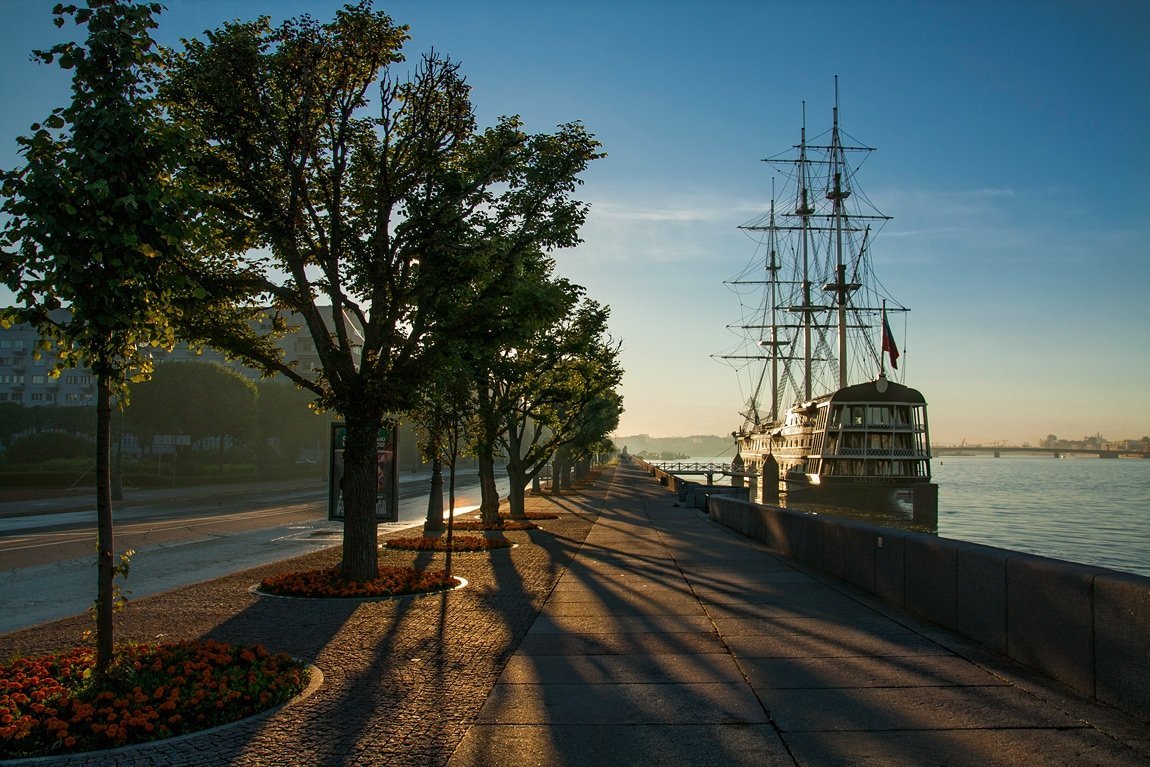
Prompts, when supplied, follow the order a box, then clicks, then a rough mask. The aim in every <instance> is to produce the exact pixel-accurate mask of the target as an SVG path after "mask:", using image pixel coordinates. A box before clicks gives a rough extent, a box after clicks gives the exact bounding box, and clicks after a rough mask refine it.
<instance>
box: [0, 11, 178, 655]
mask: <svg viewBox="0 0 1150 767" xmlns="http://www.w3.org/2000/svg"><path fill="white" fill-rule="evenodd" d="M159 11H160V6H159V5H158V4H154V3H141V4H135V3H129V2H112V1H111V0H90V1H89V4H88V6H87V7H83V8H79V7H76V6H59V5H58V6H56V8H55V10H54V13H55V16H56V19H55V22H56V24H57V26H61V27H62V26H64V25H65V24H67V23H68V21H69V19H71V20H72V21H74V22H75V24H76V25H77V26H78V27H81V28H82V29H83V30H84V33H85V40H84V42H82V43H81V42H65V43H61V44H59V45H57V46H55V47H54V48H52V49H51V50H47V51H36V52H35V56H36V57H37V58H38V59H39V60H40V61H42V62H45V63H49V64H50V63H56V64H58V65H59V66H61V67H62V68H64V69H66V70H71V71H72V99H71V103H70V104H68V105H67V106H64V107H60V108H58V109H55V110H53V112H52V114H51V115H50V116H49V117H48V118H47V119H46V120H44V122H43V123H39V124H35V125H33V126H32V133H31V135H29V136H22V137H20V138H19V139H18V142H19V144H20V151H21V153H22V155H23V157H24V160H25V164H24V166H23V167H22V168H20V169H17V170H14V171H9V172H5V173H4V174H3V180H2V190H3V197H4V203H3V208H2V210H3V213H4V214H5V215H6V216H7V221H6V222H5V225H4V230H3V235H2V236H0V248H2V249H3V262H2V265H0V271H2V273H3V278H4V283H5V284H6V285H7V286H8V287H9V288H10V289H11V290H13V292H14V293H15V294H16V298H17V300H18V302H19V304H20V306H19V307H18V308H16V309H14V310H12V311H10V312H9V313H8V316H7V317H6V319H5V321H6V322H12V321H28V322H32V323H34V324H35V325H36V326H37V327H38V328H39V329H40V330H41V332H42V333H43V334H45V335H46V336H47V337H48V338H49V339H50V340H51V341H54V342H55V344H56V349H57V353H58V354H59V367H65V366H69V365H74V364H79V363H82V364H84V365H86V366H88V367H89V368H91V369H92V371H93V373H94V374H95V375H96V378H97V382H98V384H97V450H96V465H97V477H96V481H97V497H96V506H97V513H98V518H99V535H98V538H99V540H98V543H97V548H98V563H97V564H98V568H97V570H98V581H99V583H98V587H97V593H98V596H97V662H96V667H97V672H98V673H102V672H103V670H104V669H105V668H106V667H107V664H108V662H109V661H110V659H111V655H112V649H113V642H112V607H113V594H114V590H113V578H114V575H115V563H114V559H113V554H114V552H113V541H112V509H111V478H110V442H111V440H110V408H111V402H112V398H113V397H115V396H122V395H123V394H124V393H125V388H126V386H127V383H128V381H129V380H131V379H133V378H142V377H146V375H147V374H148V372H149V369H150V364H151V363H150V358H149V357H148V355H147V354H146V353H145V351H144V350H145V349H147V348H148V347H155V346H171V345H172V344H174V342H175V339H176V332H175V326H174V322H173V317H175V316H176V315H177V314H178V311H177V309H176V306H177V303H178V301H177V298H178V297H181V296H186V295H189V294H194V293H196V292H198V291H197V289H196V288H197V286H196V285H195V284H194V283H193V282H192V281H190V280H189V279H188V278H187V274H188V272H187V270H186V268H185V267H186V265H187V264H188V262H189V261H190V260H191V259H193V258H194V253H193V252H192V249H193V248H194V243H195V240H196V238H195V237H194V236H193V235H192V232H191V225H190V219H191V218H192V217H189V216H188V213H187V211H188V205H187V202H188V200H187V198H186V197H185V195H184V194H183V187H182V185H181V183H180V181H179V178H178V175H179V174H178V172H177V171H178V168H179V166H180V163H181V161H180V147H181V142H180V141H179V140H178V137H177V136H176V135H174V133H173V132H172V131H171V130H170V129H169V125H168V123H167V122H166V121H165V120H164V119H163V115H162V113H161V111H160V110H159V109H158V107H157V105H156V102H155V100H154V98H153V95H154V86H155V83H156V79H157V77H158V65H159V58H158V54H157V50H156V46H155V43H154V41H153V39H152V36H151V33H152V30H153V29H155V27H156V21H155V15H156V14H157V13H159ZM62 307H63V308H67V309H68V311H67V312H66V313H65V314H64V315H61V313H59V312H57V311H56V310H58V309H60V308H62ZM61 316H65V317H66V321H59V319H58V318H59V317H61Z"/></svg>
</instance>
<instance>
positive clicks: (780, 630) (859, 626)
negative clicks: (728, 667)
mask: <svg viewBox="0 0 1150 767" xmlns="http://www.w3.org/2000/svg"><path fill="white" fill-rule="evenodd" d="M713 621H714V624H715V626H716V627H717V628H718V630H719V633H721V634H722V635H723V636H732V637H735V636H768V635H775V634H819V635H827V636H834V635H835V634H839V633H842V632H844V631H851V632H853V631H865V632H867V633H870V634H894V635H903V634H906V633H908V632H907V629H906V627H904V626H902V625H900V624H898V623H895V622H894V621H892V620H891V619H890V618H887V617H885V616H883V615H879V614H877V613H870V614H869V615H868V614H867V613H862V612H860V613H854V612H852V613H851V615H850V617H849V619H848V618H844V617H842V616H839V615H826V616H805V615H804V616H794V615H779V616H775V617H772V618H718V617H716V618H714V619H713Z"/></svg>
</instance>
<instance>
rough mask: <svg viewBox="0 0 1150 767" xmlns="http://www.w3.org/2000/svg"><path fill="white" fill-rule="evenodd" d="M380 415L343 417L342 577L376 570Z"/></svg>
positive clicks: (355, 577) (368, 576) (362, 575)
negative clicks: (344, 426) (373, 416)
mask: <svg viewBox="0 0 1150 767" xmlns="http://www.w3.org/2000/svg"><path fill="white" fill-rule="evenodd" d="M382 424H383V417H382V415H380V416H378V417H375V418H372V417H370V416H366V417H365V416H362V415H360V416H358V417H355V418H348V419H347V440H346V442H344V453H343V461H344V463H343V467H344V468H343V481H342V483H341V484H340V489H341V490H342V492H343V562H342V563H341V564H340V570H341V571H342V573H343V576H344V577H345V578H349V579H351V580H356V581H368V580H371V579H373V578H375V577H377V575H378V573H379V552H378V550H377V547H378V546H379V534H378V528H377V523H376V520H375V504H376V500H377V498H378V492H379V488H378V481H379V479H378V477H377V472H378V466H377V458H376V438H377V436H378V434H379V429H380V427H381V426H382Z"/></svg>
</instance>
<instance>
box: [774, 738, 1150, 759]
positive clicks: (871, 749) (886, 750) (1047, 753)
mask: <svg viewBox="0 0 1150 767" xmlns="http://www.w3.org/2000/svg"><path fill="white" fill-rule="evenodd" d="M786 742H787V746H788V748H789V749H790V751H791V753H792V754H793V755H794V758H795V763H797V764H799V765H804V766H807V765H810V766H811V767H855V766H856V765H860V764H866V765H931V767H1033V766H1034V765H1042V766H1043V767H1103V766H1106V767H1135V766H1136V765H1137V766H1138V767H1145V765H1146V763H1147V761H1146V758H1145V757H1144V756H1140V755H1139V754H1138V753H1137V752H1135V751H1133V750H1131V749H1129V748H1127V747H1126V746H1124V745H1122V744H1121V743H1118V742H1116V741H1114V740H1111V739H1110V738H1108V737H1106V736H1105V735H1103V734H1102V733H1099V732H1097V731H1096V730H1085V729H1075V730H1048V729H1037V730H1035V729H1002V730H981V729H980V730H927V731H901V732H898V731H896V732H836V733H826V732H819V733H790V734H788V735H787V736H786Z"/></svg>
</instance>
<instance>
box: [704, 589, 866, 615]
mask: <svg viewBox="0 0 1150 767" xmlns="http://www.w3.org/2000/svg"><path fill="white" fill-rule="evenodd" d="M704 607H705V608H706V610H707V614H708V615H710V616H711V617H712V618H714V619H715V620H719V619H722V618H767V619H772V620H773V619H791V620H803V619H809V618H826V619H828V620H843V621H850V620H856V619H857V620H869V619H870V618H871V617H872V616H873V615H874V610H871V609H870V608H869V607H867V606H865V605H862V604H859V603H858V602H854V601H852V600H848V599H845V598H843V597H839V596H834V595H826V596H824V597H812V598H811V599H810V600H808V601H805V602H796V601H795V600H790V599H775V598H768V597H759V598H757V599H755V600H754V601H752V600H751V599H747V600H745V601H743V602H739V601H737V600H736V598H734V597H731V598H729V599H727V600H726V601H722V602H715V601H710V600H708V601H707V602H706V603H705V605H704Z"/></svg>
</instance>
